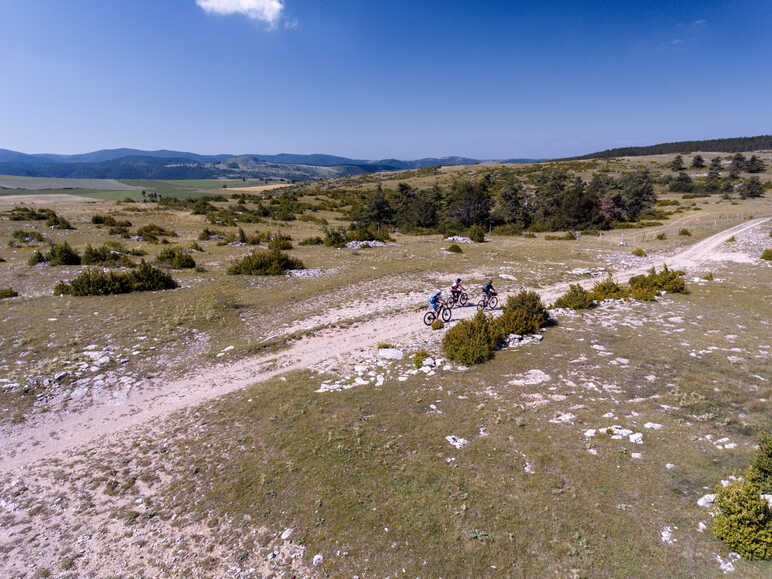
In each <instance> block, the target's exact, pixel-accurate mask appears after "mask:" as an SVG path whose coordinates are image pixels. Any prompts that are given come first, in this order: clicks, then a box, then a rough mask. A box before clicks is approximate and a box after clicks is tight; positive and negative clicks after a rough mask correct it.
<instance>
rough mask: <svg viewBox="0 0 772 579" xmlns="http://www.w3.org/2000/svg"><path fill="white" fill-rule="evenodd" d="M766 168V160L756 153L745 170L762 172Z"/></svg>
mask: <svg viewBox="0 0 772 579" xmlns="http://www.w3.org/2000/svg"><path fill="white" fill-rule="evenodd" d="M765 168H766V167H765V166H764V161H762V160H761V159H760V158H759V157H757V156H756V155H753V156H752V157H751V158H750V160H749V161H748V164H747V166H746V167H745V170H746V171H748V173H761V172H762V171H763V170H764V169H765Z"/></svg>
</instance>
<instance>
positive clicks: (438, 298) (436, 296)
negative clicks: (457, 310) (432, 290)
mask: <svg viewBox="0 0 772 579" xmlns="http://www.w3.org/2000/svg"><path fill="white" fill-rule="evenodd" d="M441 299H442V290H440V291H438V292H437V293H436V294H434V295H433V296H432V297H430V298H429V305H430V306H432V309H433V310H434V311H435V312H436V311H437V308H438V307H439V302H440V301H441Z"/></svg>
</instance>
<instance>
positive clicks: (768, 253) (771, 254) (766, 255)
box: [761, 249, 772, 261]
mask: <svg viewBox="0 0 772 579" xmlns="http://www.w3.org/2000/svg"><path fill="white" fill-rule="evenodd" d="M761 259H766V260H767V261H770V260H772V249H765V250H764V251H763V252H761Z"/></svg>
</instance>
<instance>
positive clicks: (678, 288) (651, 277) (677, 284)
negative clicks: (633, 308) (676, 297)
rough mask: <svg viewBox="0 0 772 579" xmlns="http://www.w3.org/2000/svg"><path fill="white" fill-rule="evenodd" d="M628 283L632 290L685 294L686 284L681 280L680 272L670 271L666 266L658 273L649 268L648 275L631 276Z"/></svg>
mask: <svg viewBox="0 0 772 579" xmlns="http://www.w3.org/2000/svg"><path fill="white" fill-rule="evenodd" d="M629 283H630V287H631V288H633V289H636V288H639V289H643V288H651V289H652V290H653V291H655V292H661V291H666V292H668V293H671V294H684V293H687V291H686V282H685V281H684V279H683V274H682V272H679V271H673V270H670V269H668V268H667V265H665V266H664V267H663V269H662V271H661V272H659V273H657V271H656V270H655V269H654V268H651V269H650V270H649V274H648V275H636V276H633V277H631V278H630V282H629Z"/></svg>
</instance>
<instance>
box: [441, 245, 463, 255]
mask: <svg viewBox="0 0 772 579" xmlns="http://www.w3.org/2000/svg"><path fill="white" fill-rule="evenodd" d="M445 251H449V252H451V253H464V250H463V249H461V248H460V247H459V245H458V243H454V244H452V245H449V246H448V247H447V249H446V250H445Z"/></svg>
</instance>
